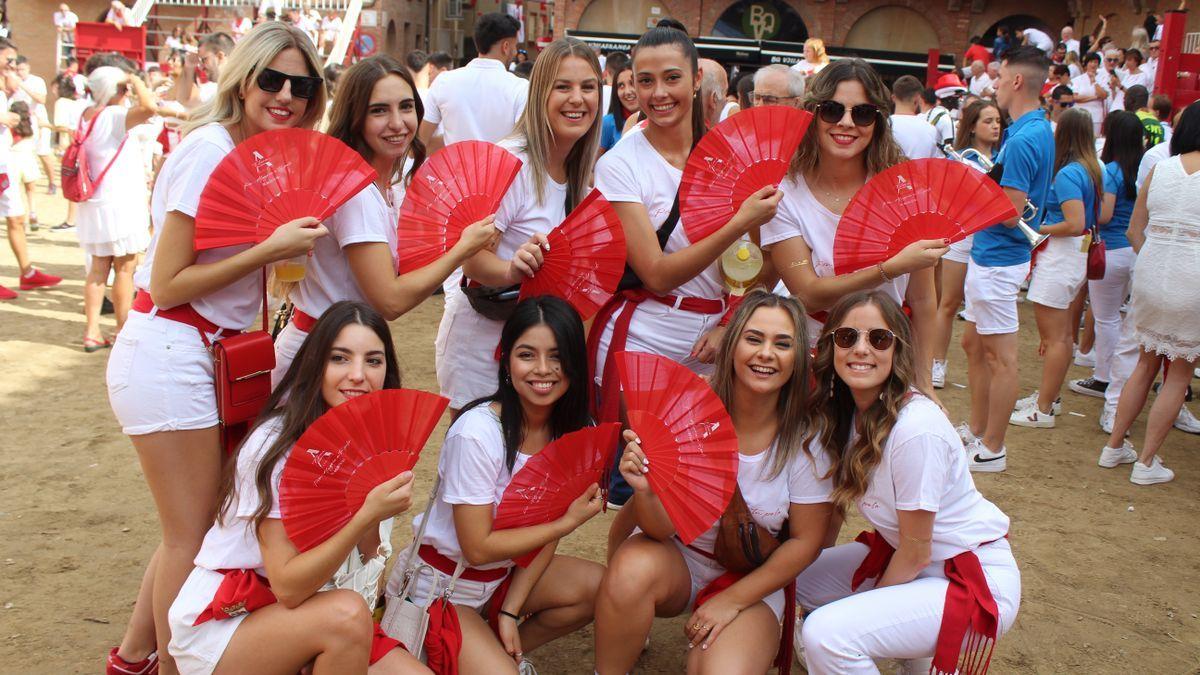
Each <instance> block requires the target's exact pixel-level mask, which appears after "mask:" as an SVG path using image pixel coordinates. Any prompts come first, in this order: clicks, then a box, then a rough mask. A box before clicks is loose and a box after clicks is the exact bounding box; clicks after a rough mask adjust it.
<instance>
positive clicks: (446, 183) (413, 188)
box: [399, 141, 521, 274]
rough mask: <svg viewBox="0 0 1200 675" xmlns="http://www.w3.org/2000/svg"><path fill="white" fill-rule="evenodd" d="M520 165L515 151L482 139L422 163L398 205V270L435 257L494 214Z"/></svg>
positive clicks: (417, 266)
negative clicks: (468, 228) (467, 230)
mask: <svg viewBox="0 0 1200 675" xmlns="http://www.w3.org/2000/svg"><path fill="white" fill-rule="evenodd" d="M520 170H521V160H519V159H517V158H516V156H514V155H513V154H512V153H511V152H509V151H507V150H505V149H504V148H502V147H500V146H498V145H495V144H493V143H485V142H483V141H462V142H459V143H451V144H450V145H447V146H446V147H444V148H442V149H441V150H440V151H438V153H437V154H435V155H434V156H433V157H431V158H430V159H429V160H428V161H426V162H425V163H424V164H422V165H421V168H420V169H417V173H416V174H415V175H414V176H413V179H412V183H411V184H409V186H408V191H407V192H406V193H405V195H404V204H403V205H402V206H401V207H400V244H399V249H400V250H399V253H400V263H399V268H400V273H401V274H404V273H407V272H411V271H413V270H415V269H420V268H421V267H424V266H425V265H428V264H429V263H431V262H433V261H434V260H437V259H438V258H439V257H440V256H441V255H442V254H444V253H445V252H446V251H449V250H450V248H451V247H452V246H454V244H456V243H457V242H458V238H459V237H460V236H461V235H462V231H463V230H464V229H465V228H466V227H467V226H468V225H470V224H471V223H474V222H477V221H479V220H483V219H484V218H486V217H488V216H490V215H492V214H493V213H495V212H496V209H497V208H498V207H499V206H500V200H502V199H504V193H505V192H508V187H509V186H510V185H512V182H513V179H515V178H516V177H517V173H518V172H519V171H520Z"/></svg>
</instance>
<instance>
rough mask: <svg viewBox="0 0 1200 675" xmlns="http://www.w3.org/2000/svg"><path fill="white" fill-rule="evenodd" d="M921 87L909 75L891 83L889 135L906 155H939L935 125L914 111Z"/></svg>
mask: <svg viewBox="0 0 1200 675" xmlns="http://www.w3.org/2000/svg"><path fill="white" fill-rule="evenodd" d="M976 63H979V62H978V61H976ZM923 90H924V87H922V86H921V81H920V80H918V79H917V78H915V77H913V76H912V75H901V76H900V77H898V78H896V82H895V84H893V85H892V107H893V108H894V109H895V112H893V113H892V116H891V123H892V136H893V137H894V138H895V139H896V143H898V144H899V145H900V150H901V152H903V153H904V156H905V157H907V158H909V159H925V158H928V157H941V156H942V153H941V151H940V150H939V149H938V141H939V140H940V139H939V138H938V132H937V129H935V128H934V127H933V125H931V124H929V123H928V122H926V121H925V120H924V119H921V118H920V117H919V116H918V115H917V113H918V105H919V101H920V100H921V92H922V91H923ZM756 105H757V104H756Z"/></svg>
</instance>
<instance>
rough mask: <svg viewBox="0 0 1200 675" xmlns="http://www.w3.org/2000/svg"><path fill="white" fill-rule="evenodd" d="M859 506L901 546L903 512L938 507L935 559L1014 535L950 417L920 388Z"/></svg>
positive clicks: (903, 412) (900, 418) (886, 446)
mask: <svg viewBox="0 0 1200 675" xmlns="http://www.w3.org/2000/svg"><path fill="white" fill-rule="evenodd" d="M851 442H853V439H852V441H851ZM858 508H859V511H860V512H861V513H862V515H863V517H865V518H866V519H867V520H868V521H870V523H871V525H873V526H874V527H875V529H876V530H877V531H878V532H879V533H880V534H882V535H883V538H884V539H886V540H887V542H888V543H889V544H891V545H892V547H893V548H899V546H900V519H899V516H898V514H897V511H932V512H934V513H935V515H934V520H933V544H932V546H931V551H930V553H931V556H932V559H933V561H935V562H936V561H939V560H946V559H948V558H953V557H954V556H956V555H958V554H959V553H962V552H964V551H970V550H974V549H975V548H977V547H978V546H979V545H980V544H983V543H986V542H990V541H994V540H996V539H1000V538H1001V537H1003V536H1004V535H1006V534H1008V525H1009V520H1008V516H1006V515H1005V514H1004V512H1003V511H1001V510H1000V509H999V508H997V507H996V505H995V504H993V503H991V502H989V501H988V500H986V499H984V497H983V495H982V494H980V493H979V490H977V489H975V481H974V480H972V479H971V473H970V471H969V470H968V467H967V456H966V454H965V453H964V452H963V446H962V440H960V439H959V437H958V434H957V433H956V432H955V431H954V427H953V426H952V425H951V424H950V420H948V419H946V415H945V413H943V412H942V411H941V409H940V408H938V407H937V405H936V404H934V403H933V402H932V401H930V400H929V399H927V398H925V397H924V396H921V395H919V394H915V393H914V394H913V395H912V397H911V398H910V399H909V401H908V403H907V404H906V405H905V406H904V407H903V408H901V409H900V414H899V416H898V417H897V418H896V425H895V426H894V427H892V431H891V433H890V434H888V438H887V441H886V442H885V444H884V448H883V457H882V459H881V460H880V462H879V466H877V467H875V470H874V471H873V472H872V474H871V480H870V484H869V485H868V486H867V491H866V493H864V494H863V496H862V497H861V498H860V499H859V500H858Z"/></svg>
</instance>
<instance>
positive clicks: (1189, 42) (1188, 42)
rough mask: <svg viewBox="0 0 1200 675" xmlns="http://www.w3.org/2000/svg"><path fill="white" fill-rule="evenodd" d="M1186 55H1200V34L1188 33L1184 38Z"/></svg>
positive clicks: (1183, 50) (1182, 50)
mask: <svg viewBox="0 0 1200 675" xmlns="http://www.w3.org/2000/svg"><path fill="white" fill-rule="evenodd" d="M1180 51H1181V52H1183V53H1184V54H1200V33H1186V34H1184V36H1183V48H1182V49H1181V50H1180Z"/></svg>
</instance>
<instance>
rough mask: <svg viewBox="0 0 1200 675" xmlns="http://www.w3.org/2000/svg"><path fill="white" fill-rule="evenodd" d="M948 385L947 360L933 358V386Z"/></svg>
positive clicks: (940, 387)
mask: <svg viewBox="0 0 1200 675" xmlns="http://www.w3.org/2000/svg"><path fill="white" fill-rule="evenodd" d="M945 387H946V362H945V361H940V360H938V359H934V360H933V388H934V389H944V388H945Z"/></svg>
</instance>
